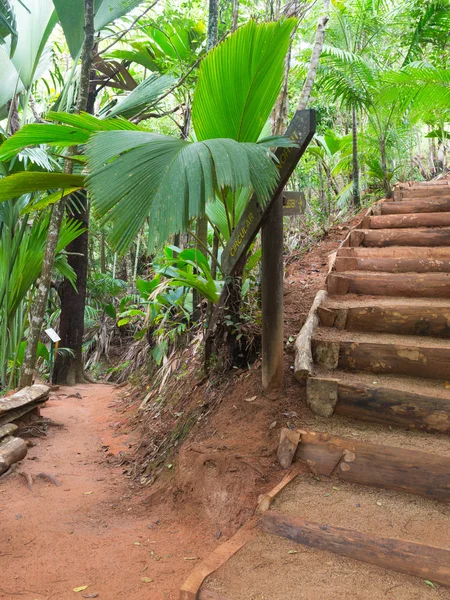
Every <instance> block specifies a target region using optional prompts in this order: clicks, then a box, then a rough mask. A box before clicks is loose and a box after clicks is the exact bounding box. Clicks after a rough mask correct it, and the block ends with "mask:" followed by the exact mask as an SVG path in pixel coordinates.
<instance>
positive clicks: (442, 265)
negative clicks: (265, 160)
mask: <svg viewBox="0 0 450 600" xmlns="http://www.w3.org/2000/svg"><path fill="white" fill-rule="evenodd" d="M334 268H335V270H336V272H337V273H342V272H345V271H375V272H377V273H382V272H384V273H449V272H450V257H449V258H445V259H433V258H425V259H421V258H371V257H367V258H365V257H364V258H360V257H356V256H355V257H353V258H351V257H340V256H338V257H337V258H336V261H335V264H334Z"/></svg>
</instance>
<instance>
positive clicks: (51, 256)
mask: <svg viewBox="0 0 450 600" xmlns="http://www.w3.org/2000/svg"><path fill="white" fill-rule="evenodd" d="M84 11H85V37H84V43H83V51H82V56H81V73H80V82H79V86H78V101H77V106H76V112H78V113H79V112H81V111H83V110H86V106H87V102H88V95H89V78H90V72H91V66H92V49H93V47H94V0H85V1H84ZM73 154H74V148H69V150H68V156H71V155H73ZM72 170H73V163H72V162H71V161H70V160H66V161H65V164H64V172H65V173H71V172H72ZM64 209H65V202H64V200H61V201H60V202H58V203H57V204H55V205H54V207H53V209H52V214H51V218H50V223H49V228H48V233H47V242H46V246H45V254H44V262H43V265H42V271H41V275H40V278H39V284H38V288H37V290H36V296H35V301H34V306H33V309H32V311H31V316H30V327H29V332H28V342H27V347H26V349H25V354H24V360H23V365H22V373H21V378H20V386H21V387H24V386H26V385H31V382H32V379H33V373H34V367H35V365H36V351H37V346H38V342H39V337H40V335H41V329H42V323H43V321H44V316H45V310H46V308H47V301H48V294H49V290H50V285H51V280H52V272H53V265H54V262H55V253H56V245H57V243H58V238H59V234H60V231H61V225H62V222H63V217H64ZM85 252H86V253H87V237H86V250H85Z"/></svg>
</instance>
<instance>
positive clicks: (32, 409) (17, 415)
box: [0, 402, 40, 425]
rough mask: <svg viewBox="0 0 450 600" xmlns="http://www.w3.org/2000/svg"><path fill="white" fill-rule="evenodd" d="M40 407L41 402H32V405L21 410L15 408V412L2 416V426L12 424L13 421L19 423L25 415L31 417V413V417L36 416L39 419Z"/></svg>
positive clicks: (0, 417) (0, 422)
mask: <svg viewBox="0 0 450 600" xmlns="http://www.w3.org/2000/svg"><path fill="white" fill-rule="evenodd" d="M39 406H40V403H39V402H31V403H30V404H27V405H26V406H21V407H20V408H15V409H14V410H9V411H8V412H7V413H5V414H4V415H0V425H5V424H7V423H12V422H13V421H17V420H18V419H21V418H22V417H24V416H25V415H28V416H30V413H31V415H34V416H35V417H39V416H40V411H39Z"/></svg>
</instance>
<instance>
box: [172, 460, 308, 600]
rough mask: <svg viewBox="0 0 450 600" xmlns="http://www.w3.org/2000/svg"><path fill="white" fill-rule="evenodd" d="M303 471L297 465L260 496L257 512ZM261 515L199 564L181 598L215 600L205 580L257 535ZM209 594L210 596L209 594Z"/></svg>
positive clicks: (260, 511)
mask: <svg viewBox="0 0 450 600" xmlns="http://www.w3.org/2000/svg"><path fill="white" fill-rule="evenodd" d="M302 471H303V467H302V465H301V464H297V465H295V467H293V468H292V469H291V470H290V471H289V472H288V473H287V474H286V475H285V476H284V477H283V479H282V480H281V481H280V483H278V484H277V485H276V486H275V487H274V488H273V489H272V490H270V492H268V493H267V494H263V495H262V496H260V497H259V500H258V506H257V512H258V513H259V515H261V514H263V513H264V512H266V511H267V510H268V509H269V508H270V506H271V504H272V502H273V501H274V499H275V498H276V497H277V496H278V494H279V493H280V492H281V491H282V490H283V489H284V488H285V487H286V486H287V485H288V484H289V483H290V482H291V481H293V480H294V479H295V478H296V477H297V475H298V474H299V473H301V472H302ZM259 515H256V516H254V517H252V518H251V519H250V520H249V521H247V523H245V525H243V526H242V527H241V528H240V529H239V530H238V531H237V532H236V533H235V534H234V536H233V537H232V538H230V539H229V540H228V541H226V542H224V543H223V544H222V545H221V546H219V547H218V548H216V549H215V550H214V551H213V552H212V553H211V554H210V555H209V556H208V557H207V558H206V559H205V560H203V561H202V562H201V563H200V564H198V565H197V566H196V567H195V568H194V570H193V571H192V573H191V574H190V575H189V577H188V578H187V579H186V581H185V582H184V583H183V585H182V586H181V589H180V596H179V599H180V600H213V598H214V596H211V594H212V592H210V591H208V590H200V588H201V586H202V584H203V582H204V581H205V579H206V578H207V577H209V575H211V574H212V573H214V571H217V569H219V568H220V567H221V566H222V565H224V564H225V563H226V562H227V561H228V560H229V559H230V558H231V557H232V556H233V555H234V554H236V552H239V550H240V549H241V548H243V547H244V546H245V545H246V544H248V543H249V542H251V541H252V540H253V539H254V538H255V537H256V535H257V533H258V530H257V528H256V525H257V523H258V520H259V518H260V517H259ZM207 594H209V596H208V595H207ZM216 598H217V600H228V599H227V598H224V597H222V596H220V595H219V596H216Z"/></svg>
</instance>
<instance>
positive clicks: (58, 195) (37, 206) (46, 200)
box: [20, 187, 82, 215]
mask: <svg viewBox="0 0 450 600" xmlns="http://www.w3.org/2000/svg"><path fill="white" fill-rule="evenodd" d="M80 189H82V188H80V187H72V188H68V189H65V190H58V191H57V192H53V193H52V194H48V195H47V196H44V197H41V198H40V199H38V200H37V201H36V202H30V203H29V204H27V206H25V208H24V209H23V210H22V211H21V213H20V214H22V215H26V214H29V213H31V212H36V211H40V210H43V209H44V208H47V206H50V205H51V204H55V202H59V201H60V200H62V199H63V198H66V197H67V196H70V194H73V193H74V192H78V191H79V190H80Z"/></svg>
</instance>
